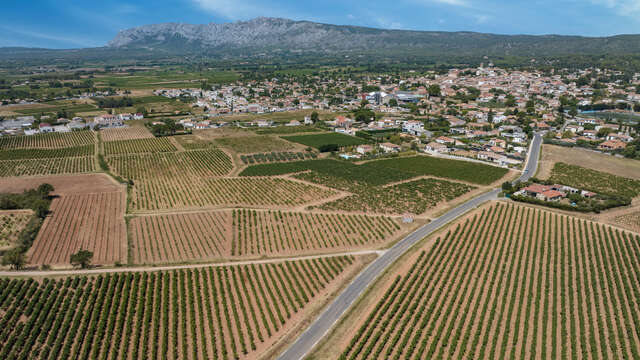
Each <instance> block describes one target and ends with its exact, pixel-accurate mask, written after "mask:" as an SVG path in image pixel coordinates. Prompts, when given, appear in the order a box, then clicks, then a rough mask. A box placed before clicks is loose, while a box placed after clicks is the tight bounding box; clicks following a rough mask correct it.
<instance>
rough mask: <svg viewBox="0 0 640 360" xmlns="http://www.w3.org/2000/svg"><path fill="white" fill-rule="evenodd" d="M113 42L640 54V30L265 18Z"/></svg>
mask: <svg viewBox="0 0 640 360" xmlns="http://www.w3.org/2000/svg"><path fill="white" fill-rule="evenodd" d="M107 47H109V48H116V49H122V48H137V49H149V50H160V51H168V52H203V51H204V52H208V51H209V52H211V51H213V52H215V51H221V50H229V49H235V50H238V49H246V50H260V49H262V50H275V49H279V50H294V51H308V52H358V51H371V50H373V51H378V50H382V51H395V52H397V51H419V52H423V53H424V52H427V53H442V54H447V55H471V54H473V55H479V53H482V54H483V55H519V56H523V55H524V56H537V55H561V54H563V55H564V54H570V53H580V54H600V53H602V54H608V53H615V54H637V53H638V52H640V35H635V34H622V35H615V36H608V37H587V36H579V35H556V34H547V35H500V34H488V33H480V32H470V31H459V32H445V31H418V30H395V29H393V30H392V29H378V28H370V27H362V26H353V25H332V24H323V23H317V22H311V21H304V20H302V21H295V20H290V19H284V18H268V17H259V18H255V19H251V20H248V21H237V22H233V23H221V24H216V23H209V24H198V25H194V24H187V23H162V24H151V25H143V26H139V27H135V28H131V29H126V30H122V31H120V32H119V33H118V34H117V35H116V36H115V37H114V39H113V40H111V41H110V42H109V43H108V44H107Z"/></svg>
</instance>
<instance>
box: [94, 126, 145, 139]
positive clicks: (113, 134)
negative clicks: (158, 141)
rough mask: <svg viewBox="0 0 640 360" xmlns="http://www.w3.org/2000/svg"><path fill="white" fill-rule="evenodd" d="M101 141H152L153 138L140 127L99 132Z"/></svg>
mask: <svg viewBox="0 0 640 360" xmlns="http://www.w3.org/2000/svg"><path fill="white" fill-rule="evenodd" d="M100 137H101V138H102V141H105V142H108V141H119V140H136V139H152V138H153V137H154V136H153V134H151V133H150V132H149V130H147V128H145V127H142V126H134V127H123V128H111V129H102V130H100Z"/></svg>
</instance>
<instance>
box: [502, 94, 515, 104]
mask: <svg viewBox="0 0 640 360" xmlns="http://www.w3.org/2000/svg"><path fill="white" fill-rule="evenodd" d="M504 106H506V107H514V106H516V98H515V97H513V95H511V94H509V95H507V100H506V101H505V102H504Z"/></svg>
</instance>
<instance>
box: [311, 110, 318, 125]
mask: <svg viewBox="0 0 640 360" xmlns="http://www.w3.org/2000/svg"><path fill="white" fill-rule="evenodd" d="M319 119H320V116H319V115H318V112H317V111H314V112H312V113H311V121H313V122H314V123H316V122H318V120H319Z"/></svg>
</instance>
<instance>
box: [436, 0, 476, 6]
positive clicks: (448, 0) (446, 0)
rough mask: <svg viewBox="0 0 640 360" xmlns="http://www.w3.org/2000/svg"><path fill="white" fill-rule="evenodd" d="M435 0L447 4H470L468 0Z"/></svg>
mask: <svg viewBox="0 0 640 360" xmlns="http://www.w3.org/2000/svg"><path fill="white" fill-rule="evenodd" d="M432 1H433V2H437V3H441V4H446V5H455V6H469V5H470V4H469V2H467V1H466V0H432Z"/></svg>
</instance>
